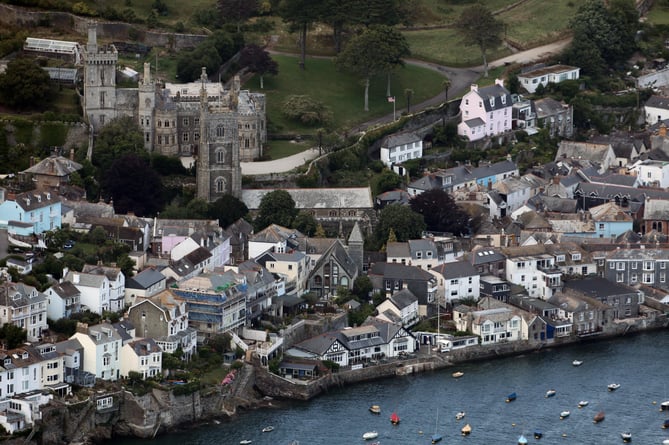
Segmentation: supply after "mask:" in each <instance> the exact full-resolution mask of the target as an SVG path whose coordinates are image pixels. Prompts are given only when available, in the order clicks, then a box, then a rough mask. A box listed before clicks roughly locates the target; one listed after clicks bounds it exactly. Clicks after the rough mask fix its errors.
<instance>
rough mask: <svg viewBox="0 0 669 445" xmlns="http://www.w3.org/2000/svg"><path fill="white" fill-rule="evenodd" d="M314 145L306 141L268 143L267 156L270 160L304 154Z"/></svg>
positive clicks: (273, 141)
mask: <svg viewBox="0 0 669 445" xmlns="http://www.w3.org/2000/svg"><path fill="white" fill-rule="evenodd" d="M313 145H314V144H313V142H305V141H302V142H296V141H285V140H280V141H279V140H272V141H268V148H267V150H265V154H266V155H267V156H269V158H270V159H280V158H285V157H287V156H292V155H294V154H297V153H302V152H303V151H305V150H307V149H309V148H310V147H311V146H313Z"/></svg>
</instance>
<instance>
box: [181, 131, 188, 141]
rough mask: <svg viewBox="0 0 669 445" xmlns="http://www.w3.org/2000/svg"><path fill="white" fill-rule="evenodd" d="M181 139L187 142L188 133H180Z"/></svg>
mask: <svg viewBox="0 0 669 445" xmlns="http://www.w3.org/2000/svg"><path fill="white" fill-rule="evenodd" d="M181 140H182V141H183V142H188V133H184V134H182V135H181Z"/></svg>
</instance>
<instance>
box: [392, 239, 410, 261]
mask: <svg viewBox="0 0 669 445" xmlns="http://www.w3.org/2000/svg"><path fill="white" fill-rule="evenodd" d="M386 254H387V255H388V257H400V258H404V257H406V258H410V257H411V252H410V250H409V243H399V242H395V243H388V244H386Z"/></svg>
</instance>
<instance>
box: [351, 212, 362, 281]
mask: <svg viewBox="0 0 669 445" xmlns="http://www.w3.org/2000/svg"><path fill="white" fill-rule="evenodd" d="M364 250H365V239H364V237H363V236H362V230H360V225H358V221H356V222H355V225H354V226H353V230H351V234H350V235H349V236H348V255H349V256H350V257H351V259H352V260H353V261H354V262H355V265H356V266H357V267H358V273H359V274H361V273H362V264H363V260H364V257H365V255H364Z"/></svg>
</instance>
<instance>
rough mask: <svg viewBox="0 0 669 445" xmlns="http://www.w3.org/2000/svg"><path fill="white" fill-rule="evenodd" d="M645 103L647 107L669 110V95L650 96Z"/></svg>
mask: <svg viewBox="0 0 669 445" xmlns="http://www.w3.org/2000/svg"><path fill="white" fill-rule="evenodd" d="M644 105H645V106H646V107H652V108H661V109H664V110H669V97H664V96H656V95H653V96H650V97H649V98H648V100H647V101H646V103H645V104H644Z"/></svg>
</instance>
